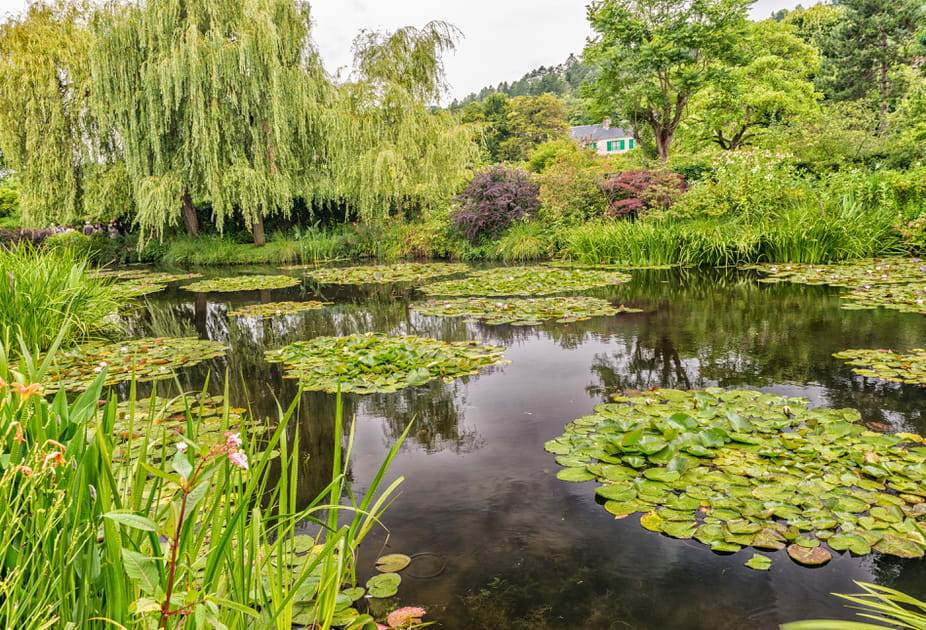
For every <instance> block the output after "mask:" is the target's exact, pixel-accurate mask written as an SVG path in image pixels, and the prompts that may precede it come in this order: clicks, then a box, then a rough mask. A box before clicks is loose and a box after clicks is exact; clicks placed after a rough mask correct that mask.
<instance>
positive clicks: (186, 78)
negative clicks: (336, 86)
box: [93, 0, 330, 245]
mask: <svg viewBox="0 0 926 630" xmlns="http://www.w3.org/2000/svg"><path fill="white" fill-rule="evenodd" d="M309 27H310V22H309V13H308V5H307V4H304V3H300V2H297V1H295V0H146V1H144V2H141V3H139V4H126V3H121V2H116V3H114V4H113V5H112V6H111V7H110V9H109V11H108V12H107V14H105V15H104V16H103V17H102V18H101V19H100V20H99V29H98V33H99V41H98V45H97V47H96V50H95V52H94V55H93V59H94V65H93V77H94V84H95V85H96V86H97V89H96V92H95V96H96V97H97V98H98V99H99V103H100V108H101V110H105V111H107V112H108V116H109V118H110V120H111V122H112V124H113V126H114V127H115V129H116V130H117V131H118V134H119V138H120V140H121V142H122V147H123V151H124V155H125V164H126V169H127V171H128V174H129V177H130V179H131V181H132V185H133V192H134V199H135V204H136V206H137V218H136V221H137V223H138V225H139V226H140V227H141V228H142V231H143V232H145V233H151V232H156V231H158V230H160V229H161V228H163V227H164V226H165V225H170V224H176V223H177V222H178V217H182V219H183V225H184V227H185V229H186V232H187V233H188V234H190V235H195V234H196V233H197V232H198V230H199V225H198V221H197V216H196V212H195V208H194V200H207V201H209V202H210V203H211V206H212V218H213V220H214V221H215V223H216V226H217V227H218V229H219V230H221V229H222V227H223V224H224V222H225V220H226V219H227V218H228V217H229V216H231V215H232V214H233V213H236V212H238V213H240V214H241V216H242V217H243V219H244V221H245V223H246V224H247V225H249V226H250V227H251V229H252V231H253V233H254V242H255V243H256V244H258V245H263V244H264V242H265V237H264V230H263V219H264V217H266V216H268V215H270V214H272V213H274V212H283V213H287V212H288V211H289V209H290V208H291V205H292V199H293V197H294V196H297V195H301V194H303V193H304V191H306V190H309V189H311V188H313V186H315V185H316V184H317V183H316V182H315V181H314V180H315V179H317V177H318V176H319V175H320V173H321V172H322V168H321V167H322V165H323V163H324V162H325V153H326V151H325V148H324V142H325V137H326V134H325V133H324V130H325V128H326V127H327V126H328V125H329V117H328V111H327V109H326V106H325V103H326V100H327V99H328V98H329V93H330V84H329V82H328V81H327V78H326V77H325V74H324V71H323V70H322V68H321V65H320V64H319V62H318V57H317V54H316V53H315V51H314V50H313V48H312V46H311V43H310V40H309Z"/></svg>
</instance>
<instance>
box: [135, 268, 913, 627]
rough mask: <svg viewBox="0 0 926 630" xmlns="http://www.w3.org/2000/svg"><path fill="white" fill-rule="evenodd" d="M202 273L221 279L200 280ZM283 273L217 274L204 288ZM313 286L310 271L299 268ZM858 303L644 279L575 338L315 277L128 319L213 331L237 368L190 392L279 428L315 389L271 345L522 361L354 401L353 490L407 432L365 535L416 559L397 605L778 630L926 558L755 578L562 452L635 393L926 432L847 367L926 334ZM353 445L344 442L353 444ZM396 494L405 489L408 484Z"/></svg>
mask: <svg viewBox="0 0 926 630" xmlns="http://www.w3.org/2000/svg"><path fill="white" fill-rule="evenodd" d="M197 271H202V270H197ZM251 271H254V272H260V273H280V272H279V271H270V270H268V269H266V268H263V269H253V270H251V269H248V270H241V269H235V270H234V272H231V271H227V270H225V271H223V270H218V271H215V272H213V273H210V272H209V271H207V272H206V275H231V274H232V273H234V274H239V273H246V272H251ZM293 273H295V272H293ZM840 292H841V290H840V289H832V288H827V287H807V286H801V285H791V284H763V283H759V282H757V276H756V275H755V274H754V273H752V272H744V271H737V270H719V271H709V272H703V271H691V270H668V271H634V272H633V281H632V282H630V283H629V284H626V285H622V286H618V287H609V288H606V289H601V290H597V291H587V292H583V293H582V294H583V295H593V296H596V297H604V298H607V299H609V300H611V301H612V302H614V303H615V304H621V303H623V304H625V305H627V306H633V307H636V308H642V309H644V312H643V313H639V314H621V315H616V316H612V317H599V318H594V319H592V320H589V321H585V322H578V323H574V324H569V325H565V324H556V323H552V322H551V323H547V324H544V325H541V326H535V327H514V326H509V325H500V326H486V325H483V324H480V323H473V322H466V321H464V320H463V319H461V318H437V317H426V316H420V315H417V314H414V313H410V312H409V311H408V309H407V305H408V303H409V301H411V300H417V299H424V296H423V295H421V294H418V293H416V292H415V290H414V287H410V286H407V285H386V286H382V285H368V286H364V287H346V286H335V285H318V284H315V283H314V281H310V280H306V281H305V282H304V283H303V284H302V285H301V286H299V287H295V288H293V289H286V290H274V291H263V292H257V291H254V292H240V293H210V294H192V293H189V292H187V291H182V290H179V289H177V288H176V287H173V286H172V287H171V288H170V289H169V290H168V291H167V292H165V293H161V294H157V295H155V296H151V297H150V298H149V300H148V303H147V306H146V307H145V308H143V309H140V310H138V311H135V312H134V313H133V314H132V315H130V317H129V320H130V321H129V326H130V330H131V332H132V334H134V335H139V336H141V335H156V336H168V335H170V336H198V337H200V338H204V339H211V340H215V341H221V342H223V343H225V344H227V345H228V347H229V351H228V355H227V358H226V359H225V360H216V361H212V362H209V363H207V364H204V365H202V366H198V367H197V368H192V369H188V370H184V371H183V372H182V373H181V380H182V382H183V385H184V386H185V387H188V388H190V389H197V388H200V387H201V386H202V383H203V380H204V379H205V377H206V373H207V371H210V370H211V371H212V373H213V375H212V377H211V381H210V389H212V390H214V391H216V392H217V393H220V392H221V391H222V388H223V385H224V378H225V376H224V375H225V374H227V375H228V376H227V378H228V379H229V381H230V382H229V386H230V390H231V392H232V393H231V396H232V404H233V405H236V406H242V407H250V408H251V409H252V410H253V411H254V413H255V414H257V415H259V416H261V417H268V418H274V417H276V415H277V412H276V409H277V405H278V404H281V405H283V406H284V407H285V406H286V405H287V404H288V403H289V402H290V401H291V400H292V398H293V397H294V396H295V394H296V387H295V383H294V382H293V381H291V380H289V379H284V378H282V374H281V371H280V366H279V365H271V364H268V363H266V362H265V361H264V360H263V354H264V351H265V350H268V349H275V348H279V347H281V346H283V345H286V344H288V343H291V342H293V341H297V340H303V339H310V338H312V337H315V336H319V335H346V334H352V333H358V332H368V331H375V332H382V333H389V334H417V335H423V336H429V337H436V338H438V339H443V340H446V341H453V340H462V339H476V340H480V341H485V342H488V343H494V344H500V345H503V346H505V348H506V352H505V357H506V359H507V360H508V361H510V362H509V363H507V364H505V365H501V366H495V367H492V368H489V369H487V370H484V371H483V372H482V373H481V374H480V375H478V376H471V377H468V378H464V379H460V380H457V381H454V382H453V383H450V384H444V383H441V382H432V383H430V384H428V385H425V386H422V387H414V388H409V389H405V390H402V391H399V392H395V393H391V394H374V395H365V396H360V395H351V394H349V395H345V401H344V404H345V410H346V412H347V414H348V417H349V418H355V419H356V438H355V446H354V450H353V453H352V455H351V460H350V475H351V479H352V482H353V486H354V488H355V490H356V491H358V492H363V491H364V489H365V488H366V486H367V485H368V484H369V482H370V480H371V478H372V477H373V475H374V474H375V473H376V470H377V468H378V466H379V463H380V462H381V461H382V459H383V458H384V456H385V454H386V451H387V450H388V449H389V447H390V446H391V445H392V444H393V443H394V441H395V440H396V438H397V436H399V434H400V433H401V432H402V431H403V430H404V428H405V427H406V425H407V424H408V423H409V422H412V421H414V425H413V428H412V430H411V433H410V435H409V438H408V440H407V441H406V443H405V444H404V446H403V447H402V449H401V451H400V453H399V455H398V457H397V458H396V459H395V461H394V463H393V465H392V467H391V468H390V470H389V475H388V480H392V479H395V478H396V477H398V476H402V477H404V482H403V483H402V485H401V486H400V495H399V496H398V498H397V499H396V500H395V502H394V503H393V504H392V505H391V507H390V508H389V509H388V511H387V512H386V515H385V520H384V525H385V526H386V527H387V528H388V531H378V532H375V533H374V534H372V535H371V536H370V537H369V538H368V539H367V541H366V543H365V547H364V548H363V549H362V552H361V557H360V567H359V568H360V578H361V581H364V580H365V579H366V578H367V577H368V576H369V575H371V574H372V573H373V562H374V560H375V558H376V557H378V556H380V555H383V554H384V553H404V554H408V555H410V556H412V557H413V558H414V561H413V563H412V565H411V566H410V567H409V568H408V569H406V570H405V571H403V574H402V575H403V582H402V585H401V587H400V590H399V601H400V602H401V603H402V605H421V606H425V607H426V608H427V609H428V611H429V614H428V617H427V619H429V620H436V621H438V622H439V624H440V627H441V628H445V629H447V630H464V629H466V630H480V629H486V630H489V629H492V630H494V629H502V628H510V629H518V630H520V629H524V630H527V629H531V630H546V629H551V630H552V629H554V628H555V629H557V630H565V629H585V628H589V629H591V628H595V629H629V628H632V629H637V630H655V629H664V628H671V629H675V628H678V629H682V630H702V629H703V630H725V629H730V630H732V629H743V628H750V629H756V630H764V629H773V628H777V627H778V624H780V623H783V622H786V621H793V620H796V619H803V618H815V617H826V618H844V619H851V618H853V613H852V612H851V611H849V610H847V609H846V608H844V607H843V605H842V603H841V602H840V600H838V599H837V598H835V597H833V596H831V595H830V593H832V592H837V593H839V592H841V593H848V592H855V591H857V588H856V587H855V585H854V584H853V580H861V581H874V582H877V583H879V584H885V585H889V586H893V587H896V588H900V589H902V590H906V591H907V592H909V593H911V594H912V595H915V596H917V597H921V598H922V597H924V596H926V570H924V562H923V561H922V560H900V559H898V558H893V557H886V556H881V555H880V554H877V553H875V554H873V555H870V556H866V557H864V558H852V557H850V556H848V555H840V554H835V556H834V558H833V560H832V561H831V562H830V563H829V564H827V565H826V566H824V567H821V568H816V569H808V568H802V567H799V566H798V565H796V564H794V563H793V562H791V561H790V560H789V559H788V558H787V556H786V555H785V553H784V552H783V551H779V552H775V553H769V554H768V555H770V557H771V558H772V559H773V566H772V568H771V570H770V571H753V570H750V569H747V568H746V567H744V566H743V563H744V562H745V561H746V560H747V559H748V558H749V557H751V555H752V552H751V551H748V550H744V551H741V552H739V553H736V554H724V555H721V554H716V553H713V552H711V551H710V550H709V549H708V548H707V547H705V546H703V545H701V544H700V543H697V542H696V541H690V540H689V541H685V540H675V539H672V538H668V537H665V536H661V535H659V534H656V533H653V532H650V531H647V530H644V529H643V528H642V527H640V525H639V523H638V519H637V518H636V517H630V518H627V519H624V520H615V519H614V518H613V516H611V515H610V514H608V513H607V512H606V511H605V510H604V509H603V508H602V507H601V505H599V504H597V503H596V501H595V497H594V487H595V483H594V482H586V483H568V482H564V481H560V480H558V479H556V477H555V474H556V472H557V471H558V470H559V468H560V467H559V466H558V465H556V463H555V462H554V461H553V456H552V455H550V454H548V453H547V452H545V451H544V449H543V444H544V442H546V441H547V440H549V439H552V438H554V437H557V436H559V435H561V434H562V431H563V427H564V425H566V424H567V423H568V422H570V421H571V420H573V419H574V418H577V417H579V416H581V415H584V414H587V413H590V412H591V411H592V408H593V407H594V406H595V405H597V404H599V403H602V402H605V401H607V400H608V399H609V397H610V396H611V395H612V394H615V393H617V392H619V391H621V390H641V389H647V388H650V387H674V388H680V389H695V388H703V387H708V386H722V387H731V388H734V387H747V388H757V389H761V390H763V391H767V392H775V393H781V394H787V395H790V396H803V397H806V398H808V399H810V401H811V402H812V404H814V405H826V406H831V407H855V408H857V409H859V410H860V411H861V412H862V415H863V418H864V419H865V420H866V421H876V422H881V423H885V424H888V425H890V426H891V427H892V429H893V430H904V431H916V432H920V433H922V432H924V431H926V415H924V409H926V406H924V401H926V390H924V389H922V388H920V387H917V386H901V385H893V384H887V383H879V382H876V381H873V380H871V379H865V378H863V377H860V376H856V375H853V374H852V373H851V372H850V370H849V369H848V368H847V367H846V366H845V365H844V364H843V363H842V362H841V361H839V360H837V359H834V358H832V357H831V354H832V353H833V352H836V351H839V350H843V349H846V348H891V349H894V350H900V351H902V350H908V349H910V348H914V347H919V346H922V345H923V343H924V340H926V318H923V317H922V316H920V315H916V314H910V313H899V312H894V311H887V310H867V311H847V310H840V308H839V302H840V300H839V294H840ZM299 299H324V300H325V301H330V302H332V303H333V304H332V305H331V306H329V307H328V308H326V309H324V310H322V311H310V312H305V313H301V314H298V315H293V316H284V317H278V318H275V319H270V320H258V319H244V318H229V317H227V314H226V313H227V311H229V310H232V308H231V307H236V306H242V305H245V304H253V303H257V302H268V301H279V300H299ZM334 398H335V397H334V395H330V394H324V393H316V392H308V393H306V394H305V395H304V399H303V404H302V405H301V407H300V408H299V410H298V414H297V417H296V418H295V421H296V422H297V423H298V424H297V427H298V429H297V430H298V431H299V432H300V440H301V444H302V446H303V449H304V451H305V456H306V457H305V460H304V464H303V468H302V473H301V477H300V484H301V485H300V496H301V498H302V499H303V500H306V501H307V500H309V499H310V498H312V497H314V496H315V494H316V493H317V492H318V491H319V490H320V489H321V488H322V487H323V486H324V484H325V482H326V479H327V478H328V475H329V470H330V465H331V461H332V458H333V450H334V444H335V442H336V440H335V436H334V435H333V417H334V407H335V401H334ZM341 443H342V445H344V444H346V437H345V438H344V439H342V440H341ZM388 480H387V481H388Z"/></svg>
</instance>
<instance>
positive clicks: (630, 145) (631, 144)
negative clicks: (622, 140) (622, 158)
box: [630, 138, 633, 149]
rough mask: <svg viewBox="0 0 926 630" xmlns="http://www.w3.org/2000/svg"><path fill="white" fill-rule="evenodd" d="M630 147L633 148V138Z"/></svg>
mask: <svg viewBox="0 0 926 630" xmlns="http://www.w3.org/2000/svg"><path fill="white" fill-rule="evenodd" d="M630 148H631V149H632V148H633V138H631V139H630Z"/></svg>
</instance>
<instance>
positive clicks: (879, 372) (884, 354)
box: [833, 348, 926, 385]
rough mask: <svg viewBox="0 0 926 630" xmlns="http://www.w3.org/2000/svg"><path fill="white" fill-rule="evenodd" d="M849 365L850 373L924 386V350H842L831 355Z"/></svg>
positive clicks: (925, 361) (925, 374)
mask: <svg viewBox="0 0 926 630" xmlns="http://www.w3.org/2000/svg"><path fill="white" fill-rule="evenodd" d="M833 356H834V357H836V358H837V359H844V360H846V363H848V364H849V365H855V366H858V367H854V368H852V371H853V372H855V373H856V374H860V375H862V376H869V377H871V378H876V379H879V380H882V381H889V382H891V383H907V384H908V385H926V350H924V349H923V348H913V349H912V350H910V351H909V352H904V353H900V352H893V351H891V350H843V351H841V352H836V353H835V354H833Z"/></svg>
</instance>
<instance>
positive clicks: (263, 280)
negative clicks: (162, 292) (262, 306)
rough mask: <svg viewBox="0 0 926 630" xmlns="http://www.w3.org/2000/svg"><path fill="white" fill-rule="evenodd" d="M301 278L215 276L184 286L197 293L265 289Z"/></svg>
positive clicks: (275, 287) (294, 284) (288, 283)
mask: <svg viewBox="0 0 926 630" xmlns="http://www.w3.org/2000/svg"><path fill="white" fill-rule="evenodd" d="M299 282H300V280H299V278H291V277H290V276H237V277H234V278H213V279H211V280H200V281H199V282H193V283H191V284H188V285H186V286H185V287H183V288H184V289H186V290H187V291H194V292H196V293H207V292H216V293H229V292H231V291H258V290H263V289H285V288H287V287H294V286H296V285H297V284H299Z"/></svg>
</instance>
